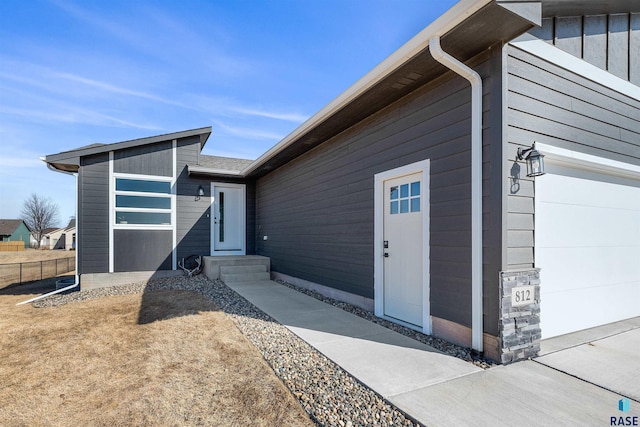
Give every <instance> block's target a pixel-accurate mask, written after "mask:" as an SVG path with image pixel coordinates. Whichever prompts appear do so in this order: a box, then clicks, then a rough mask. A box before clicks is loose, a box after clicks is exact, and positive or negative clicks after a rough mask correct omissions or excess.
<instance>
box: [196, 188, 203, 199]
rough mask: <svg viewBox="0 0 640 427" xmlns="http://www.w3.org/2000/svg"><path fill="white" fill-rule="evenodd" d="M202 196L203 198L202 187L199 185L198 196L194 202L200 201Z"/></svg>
mask: <svg viewBox="0 0 640 427" xmlns="http://www.w3.org/2000/svg"><path fill="white" fill-rule="evenodd" d="M203 196H204V187H203V186H202V185H199V186H198V194H197V195H196V200H200V198H201V197H203Z"/></svg>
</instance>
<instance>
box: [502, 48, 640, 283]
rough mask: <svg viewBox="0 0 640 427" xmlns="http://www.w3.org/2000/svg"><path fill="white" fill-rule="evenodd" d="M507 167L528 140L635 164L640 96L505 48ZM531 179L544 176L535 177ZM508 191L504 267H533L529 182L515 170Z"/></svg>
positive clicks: (639, 147)
mask: <svg viewBox="0 0 640 427" xmlns="http://www.w3.org/2000/svg"><path fill="white" fill-rule="evenodd" d="M507 71H508V77H507V79H508V80H507V86H508V95H507V99H508V101H507V103H508V113H507V120H508V130H507V138H508V152H507V162H508V165H507V170H510V169H511V168H512V167H513V165H514V160H515V157H516V151H517V148H518V147H527V146H531V144H532V142H533V141H538V142H540V143H545V144H549V145H553V146H557V147H560V148H565V149H568V150H573V151H578V152H582V153H586V154H590V155H594V156H599V157H603V158H607V159H611V160H617V161H621V162H626V163H631V164H635V165H640V101H638V100H636V99H633V98H630V97H628V96H625V95H623V94H621V93H619V92H616V91H613V90H611V89H608V88H606V87H604V86H601V85H599V84H597V83H595V82H593V81H591V80H588V79H586V78H584V77H581V76H578V75H576V74H574V73H572V72H569V71H567V70H565V69H562V68H560V67H558V66H556V65H553V64H551V63H549V62H547V61H545V60H543V59H540V58H537V57H535V56H533V55H531V54H529V53H527V52H524V51H522V50H520V49H518V48H516V47H513V46H509V48H508V63H507ZM537 179H544V177H540V178H537ZM515 184H516V183H514V181H513V180H511V182H510V189H509V190H508V191H509V194H508V203H507V206H508V214H507V227H508V249H507V258H508V267H509V269H513V270H518V269H527V268H531V267H534V255H535V254H534V241H533V240H534V214H535V212H534V194H535V192H534V181H533V180H532V179H530V178H527V177H526V174H525V173H521V176H520V179H519V182H518V183H517V185H515Z"/></svg>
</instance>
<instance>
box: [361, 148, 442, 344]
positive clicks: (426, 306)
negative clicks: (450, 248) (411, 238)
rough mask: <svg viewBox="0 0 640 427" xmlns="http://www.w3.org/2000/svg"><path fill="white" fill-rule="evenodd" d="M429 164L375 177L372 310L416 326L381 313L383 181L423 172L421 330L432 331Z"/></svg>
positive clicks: (400, 169) (409, 166)
mask: <svg viewBox="0 0 640 427" xmlns="http://www.w3.org/2000/svg"><path fill="white" fill-rule="evenodd" d="M430 165H431V161H430V160H429V159H427V160H422V161H420V162H416V163H412V164H409V165H406V166H401V167H399V168H396V169H392V170H388V171H385V172H380V173H377V174H375V176H374V188H375V190H374V220H373V221H374V244H373V256H374V261H373V265H374V275H373V295H374V313H375V315H376V316H378V317H382V318H384V319H388V320H390V321H392V322H394V323H398V324H402V325H405V326H409V327H411V328H413V329H416V326H414V325H409V324H407V323H405V322H401V321H399V320H397V319H392V318H389V317H387V316H385V315H384V260H383V252H384V250H383V236H384V182H385V181H387V180H389V179H392V178H396V177H401V176H404V175H411V174H414V173H422V182H423V186H422V187H423V190H422V192H423V197H422V206H421V209H422V212H424V213H425V214H424V215H422V221H423V222H422V237H423V239H422V265H423V270H422V286H423V292H422V332H423V333H425V334H431V330H432V326H431V300H430V277H431V271H430V262H429V259H430V253H429V248H430V246H429V235H430V234H429V233H430V230H429V224H430V221H429V218H430V216H429V215H430V212H431V209H430V192H429V190H430Z"/></svg>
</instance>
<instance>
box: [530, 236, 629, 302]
mask: <svg viewBox="0 0 640 427" xmlns="http://www.w3.org/2000/svg"><path fill="white" fill-rule="evenodd" d="M538 252H540V251H538ZM541 252H542V253H541V254H540V255H536V264H537V265H540V266H543V267H541V268H542V271H541V273H540V275H541V281H542V283H543V289H544V290H545V293H553V292H563V291H567V290H577V289H580V288H583V287H603V286H607V285H608V284H616V283H632V282H635V283H636V284H637V285H638V286H640V279H639V277H640V261H639V259H638V254H637V251H636V252H634V251H631V250H629V248H628V247H617V248H611V247H609V248H600V247H589V248H572V249H567V248H548V249H546V250H544V251H541ZM590 259H591V260H593V259H595V260H598V262H593V263H590V264H589V265H588V266H585V260H590ZM547 279H548V280H547ZM638 303H639V304H640V300H639V301H638Z"/></svg>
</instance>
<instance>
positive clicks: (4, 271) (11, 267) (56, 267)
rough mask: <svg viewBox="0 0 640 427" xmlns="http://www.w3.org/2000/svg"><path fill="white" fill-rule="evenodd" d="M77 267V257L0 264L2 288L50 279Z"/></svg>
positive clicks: (0, 283) (0, 286)
mask: <svg viewBox="0 0 640 427" xmlns="http://www.w3.org/2000/svg"><path fill="white" fill-rule="evenodd" d="M75 269H76V257H75V256H73V257H68V258H58V259H50V260H46V261H35V262H21V263H14V264H0V289H1V288H4V287H6V286H8V285H12V284H14V283H24V282H31V281H33V280H42V279H48V278H50V277H56V276H57V275H59V274H63V273H68V272H69V271H73V270H75Z"/></svg>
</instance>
